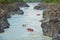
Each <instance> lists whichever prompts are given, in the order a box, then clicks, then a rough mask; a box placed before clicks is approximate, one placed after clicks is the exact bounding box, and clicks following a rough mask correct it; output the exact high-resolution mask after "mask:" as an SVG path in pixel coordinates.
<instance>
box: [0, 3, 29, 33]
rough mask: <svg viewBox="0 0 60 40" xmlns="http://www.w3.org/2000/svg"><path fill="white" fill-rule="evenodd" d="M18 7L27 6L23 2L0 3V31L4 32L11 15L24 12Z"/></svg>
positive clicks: (8, 24)
mask: <svg viewBox="0 0 60 40" xmlns="http://www.w3.org/2000/svg"><path fill="white" fill-rule="evenodd" d="M19 7H29V6H28V5H27V4H26V3H25V2H23V3H18V2H15V3H8V4H2V3H1V4H0V33H2V32H4V29H6V28H9V26H10V23H9V22H8V20H7V19H8V18H11V15H15V14H16V15H23V14H24V12H23V11H22V10H21V9H20V8H19Z"/></svg>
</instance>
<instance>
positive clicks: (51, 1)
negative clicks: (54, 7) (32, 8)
mask: <svg viewBox="0 0 60 40" xmlns="http://www.w3.org/2000/svg"><path fill="white" fill-rule="evenodd" d="M41 1H42V2H46V3H60V0H41Z"/></svg>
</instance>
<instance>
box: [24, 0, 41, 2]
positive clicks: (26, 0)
mask: <svg viewBox="0 0 60 40" xmlns="http://www.w3.org/2000/svg"><path fill="white" fill-rule="evenodd" d="M24 1H25V2H40V1H41V0H24Z"/></svg>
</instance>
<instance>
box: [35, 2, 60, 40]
mask: <svg viewBox="0 0 60 40" xmlns="http://www.w3.org/2000/svg"><path fill="white" fill-rule="evenodd" d="M34 9H37V10H44V11H43V20H42V25H41V26H42V30H43V35H45V36H49V37H52V40H60V36H59V34H60V27H59V26H60V24H59V23H60V5H59V3H41V4H38V5H37V6H35V7H34Z"/></svg>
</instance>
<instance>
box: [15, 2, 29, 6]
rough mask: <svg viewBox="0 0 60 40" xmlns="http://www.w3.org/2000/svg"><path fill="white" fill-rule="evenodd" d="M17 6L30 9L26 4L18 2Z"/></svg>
mask: <svg viewBox="0 0 60 40" xmlns="http://www.w3.org/2000/svg"><path fill="white" fill-rule="evenodd" d="M15 4H16V5H17V6H19V7H29V5H28V4H27V3H25V2H16V3H15Z"/></svg>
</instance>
